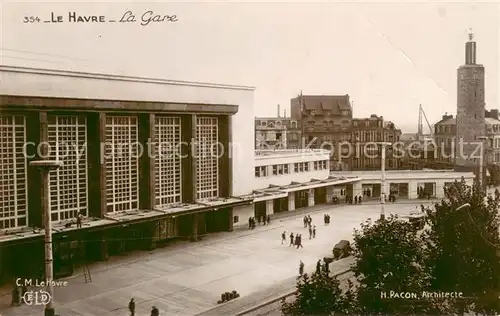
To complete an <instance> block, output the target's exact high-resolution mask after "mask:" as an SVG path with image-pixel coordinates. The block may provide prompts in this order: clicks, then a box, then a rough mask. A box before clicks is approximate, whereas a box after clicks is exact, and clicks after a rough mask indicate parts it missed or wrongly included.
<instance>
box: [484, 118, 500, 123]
mask: <svg viewBox="0 0 500 316" xmlns="http://www.w3.org/2000/svg"><path fill="white" fill-rule="evenodd" d="M484 121H485V123H486V125H498V124H500V121H499V120H497V119H495V118H492V117H485V118H484Z"/></svg>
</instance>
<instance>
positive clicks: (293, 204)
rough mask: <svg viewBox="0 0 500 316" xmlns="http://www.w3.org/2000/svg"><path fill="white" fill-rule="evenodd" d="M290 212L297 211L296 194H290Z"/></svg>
mask: <svg viewBox="0 0 500 316" xmlns="http://www.w3.org/2000/svg"><path fill="white" fill-rule="evenodd" d="M288 210H289V211H293V210H295V192H288Z"/></svg>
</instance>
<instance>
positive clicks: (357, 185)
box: [352, 181, 363, 196]
mask: <svg viewBox="0 0 500 316" xmlns="http://www.w3.org/2000/svg"><path fill="white" fill-rule="evenodd" d="M352 186H353V195H354V196H363V186H362V185H361V181H358V182H354V183H353V184H352Z"/></svg>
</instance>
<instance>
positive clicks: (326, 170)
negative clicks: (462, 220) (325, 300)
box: [0, 66, 473, 283]
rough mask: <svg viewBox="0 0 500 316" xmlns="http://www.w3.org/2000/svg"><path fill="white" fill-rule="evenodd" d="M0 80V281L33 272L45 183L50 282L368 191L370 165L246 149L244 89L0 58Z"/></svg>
mask: <svg viewBox="0 0 500 316" xmlns="http://www.w3.org/2000/svg"><path fill="white" fill-rule="evenodd" d="M0 75H1V79H2V84H1V85H0V195H1V197H0V283H2V282H10V281H11V280H12V277H32V278H39V277H40V276H41V271H42V268H43V263H44V247H43V234H44V227H43V222H44V221H43V216H44V215H43V210H42V205H44V199H45V198H47V197H46V194H43V193H44V192H47V191H48V193H49V194H48V199H49V201H48V202H49V203H48V204H49V209H50V215H51V219H52V224H53V225H52V226H53V240H54V242H53V250H54V270H55V271H54V272H55V275H56V277H62V276H66V275H69V274H72V273H73V269H74V268H75V267H77V266H78V265H83V264H86V263H88V262H91V261H99V260H107V259H108V257H109V256H114V255H120V254H123V253H126V252H129V251H135V250H151V249H153V248H155V247H158V246H161V245H163V244H166V243H168V242H170V241H173V240H176V239H188V240H192V241H196V240H199V239H200V238H202V237H203V236H204V235H205V234H209V233H211V232H221V231H232V230H233V229H235V228H237V227H246V226H247V225H248V218H249V217H256V218H258V217H262V216H267V215H273V214H276V213H281V212H290V211H294V210H296V209H300V208H303V207H310V206H313V205H317V204H325V203H331V202H332V200H334V197H337V198H338V200H339V201H345V200H346V197H353V196H359V195H361V196H363V198H364V200H365V199H369V198H375V199H376V198H379V197H380V193H381V191H382V190H381V179H380V173H379V172H362V173H355V172H347V173H335V172H333V173H331V172H330V165H329V164H330V152H329V151H325V150H304V149H302V150H301V149H298V150H257V151H255V150H254V148H255V147H254V141H255V137H254V126H253V124H254V122H253V119H251V118H253V117H254V104H253V93H254V89H253V88H252V87H242V86H230V85H216V84H209V83H194V82H181V81H170V80H158V79H148V78H137V77H125V76H114V75H103V74H90V73H79V72H69V71H55V70H47V69H32V68H21V67H10V66H0ZM40 159H50V160H60V161H62V162H63V166H62V167H61V168H59V169H58V170H52V171H50V173H49V180H48V183H47V182H44V181H42V177H41V174H40V172H39V170H37V169H35V168H34V167H30V166H29V163H30V162H31V161H33V160H40ZM464 176H465V178H467V181H468V182H471V181H472V178H473V175H472V173H467V174H466V173H453V172H452V173H449V172H448V171H447V172H424V173H422V172H420V173H419V174H415V173H411V172H406V171H405V172H397V173H391V172H388V175H387V180H388V181H387V183H386V185H387V186H388V187H386V188H385V192H389V191H391V192H392V191H393V187H397V188H398V195H399V196H405V197H406V198H409V199H412V198H416V197H417V195H416V193H415V192H416V190H418V189H419V186H422V190H423V189H425V190H426V191H429V192H430V191H432V192H433V194H432V195H433V196H435V197H438V198H439V197H442V195H443V194H442V192H443V190H442V189H443V186H445V185H446V184H447V183H449V182H453V181H455V180H460V179H461V178H462V177H464ZM431 180H432V181H431ZM414 191H415V192H414ZM368 192H370V193H369V194H368V196H367V194H366V193H368ZM79 215H81V216H82V218H83V221H82V225H81V227H78V226H77V223H76V218H77V217H78V216H79Z"/></svg>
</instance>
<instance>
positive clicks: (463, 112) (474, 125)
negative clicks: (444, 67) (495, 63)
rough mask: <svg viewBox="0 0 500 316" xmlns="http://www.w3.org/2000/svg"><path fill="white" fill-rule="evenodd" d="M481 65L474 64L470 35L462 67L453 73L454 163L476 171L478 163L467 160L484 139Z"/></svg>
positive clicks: (474, 53) (474, 43) (483, 98)
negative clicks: (454, 115)
mask: <svg viewBox="0 0 500 316" xmlns="http://www.w3.org/2000/svg"><path fill="white" fill-rule="evenodd" d="M484 85H485V77H484V66H483V65H480V64H477V63H476V42H475V41H474V36H473V34H469V41H468V42H467V43H466V44H465V65H462V66H460V67H459V68H458V71H457V117H456V132H457V133H456V141H457V142H458V144H457V145H458V146H456V148H455V157H456V164H457V165H459V166H462V167H465V168H477V166H478V164H479V160H478V159H477V158H473V157H471V156H472V155H473V153H474V151H475V150H476V147H477V142H478V137H480V136H485V116H484V114H485V96H484Z"/></svg>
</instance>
